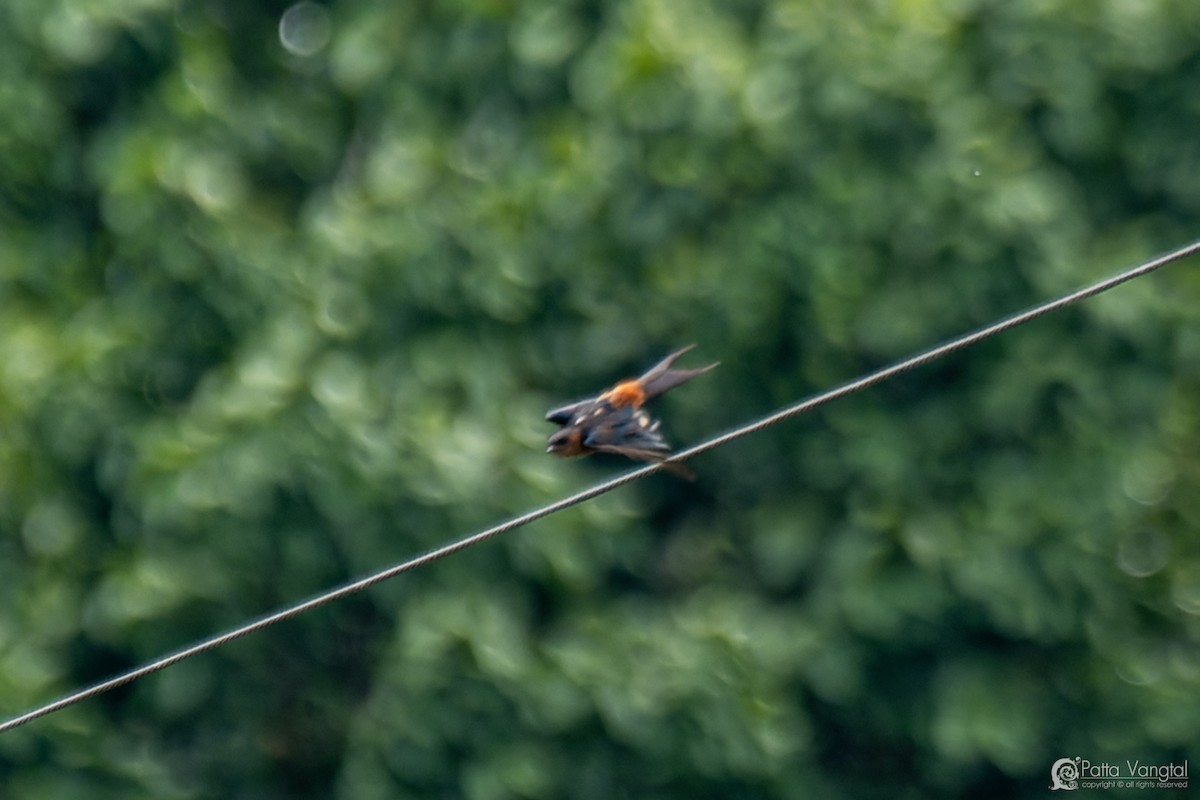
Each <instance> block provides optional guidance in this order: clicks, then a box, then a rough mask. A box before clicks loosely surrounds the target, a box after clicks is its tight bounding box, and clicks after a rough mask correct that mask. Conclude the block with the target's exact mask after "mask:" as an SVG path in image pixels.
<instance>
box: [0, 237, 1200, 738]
mask: <svg viewBox="0 0 1200 800" xmlns="http://www.w3.org/2000/svg"><path fill="white" fill-rule="evenodd" d="M1198 252H1200V241H1196V242H1193V243H1192V244H1189V245H1186V246H1184V247H1180V248H1178V249H1176V250H1172V251H1171V252H1169V253H1166V254H1165V255H1162V256H1159V257H1158V258H1155V259H1152V260H1150V261H1146V262H1144V263H1142V264H1139V265H1138V266H1136V267H1132V268H1130V269H1128V270H1125V271H1124V272H1121V273H1118V274H1116V275H1113V276H1112V277H1110V278H1106V279H1105V280H1102V281H1100V282H1098V283H1093V284H1091V285H1089V286H1085V287H1083V288H1082V289H1078V290H1076V291H1074V292H1072V293H1070V294H1067V295H1063V296H1061V297H1059V298H1056V299H1054V300H1050V301H1048V302H1045V303H1043V304H1041V305H1038V306H1034V307H1033V308H1030V309H1028V310H1026V311H1022V312H1020V313H1019V314H1014V315H1013V316H1011V317H1006V318H1005V319H1002V320H1000V321H999V322H995V323H992V324H991V325H988V326H986V327H983V328H979V329H977V330H975V331H972V332H971V333H967V334H964V335H962V336H959V337H957V338H955V339H950V340H948V341H946V342H944V343H942V344H940V345H937V346H936V347H933V348H930V349H929V350H925V351H924V352H922V353H919V354H917V355H915V356H911V357H910V358H907V359H905V360H903V361H898V362H896V363H895V364H892V365H891V366H888V367H884V368H882V369H880V370H877V371H875V372H871V373H868V374H867V375H864V376H862V377H860V378H857V379H855V380H853V381H850V382H849V383H844V384H842V385H841V386H837V387H835V388H833V389H830V390H828V391H825V392H822V393H821V394H818V395H814V396H813V397H810V398H808V399H805V400H801V401H799V402H797V403H794V404H792V405H789V406H785V407H784V408H781V409H780V410H778V411H776V412H774V413H773V414H769V415H768V416H765V417H762V418H761V419H759V420H756V421H754V422H750V423H747V424H745V425H742V426H740V427H737V428H734V429H732V430H730V431H728V432H726V433H723V434H721V435H719V436H715V437H713V438H711V439H708V440H707V441H704V442H701V443H700V444H697V445H694V446H692V447H689V448H687V449H686V450H681V451H680V452H678V453H676V454H674V455H673V456H671V458H670V459H668V461H673V462H679V461H686V460H687V459H689V458H693V457H695V456H698V455H700V454H701V453H706V452H708V451H709V450H714V449H716V448H718V447H720V446H722V445H725V444H728V443H729V442H732V441H733V440H735V439H740V438H742V437H743V436H749V435H750V434H752V433H757V432H758V431H761V430H764V429H766V428H769V427H771V426H772V425H775V424H777V423H779V422H783V421H784V420H786V419H790V418H791V417H794V416H797V415H799V414H803V413H804V412H806V411H811V410H812V409H814V408H817V407H818V406H822V405H824V404H826V403H829V402H831V401H833V400H837V399H839V398H842V397H845V396H846V395H850V394H853V393H855V392H859V391H862V390H863V389H867V388H869V387H871V386H874V385H875V384H877V383H880V382H882V381H885V380H887V379H888V378H891V377H894V376H896V375H899V374H900V373H902V372H907V371H908V370H911V369H914V368H916V367H919V366H922V365H924V364H928V363H929V362H930V361H934V360H936V359H939V358H942V357H943V356H946V355H949V354H951V353H954V352H956V351H958V350H961V349H963V348H964V347H969V346H971V345H973V344H976V343H977V342H981V341H983V340H984V339H988V338H990V337H992V336H995V335H997V334H999V333H1003V332H1005V331H1007V330H1010V329H1012V328H1015V327H1017V326H1018V325H1023V324H1025V323H1026V322H1029V321H1031V320H1034V319H1037V318H1038V317H1041V316H1044V315H1046V314H1049V313H1051V312H1053V311H1057V310H1059V309H1060V308H1064V307H1065V306H1069V305H1071V304H1072V303H1077V302H1079V301H1080V300H1084V299H1087V298H1089V297H1093V296H1095V295H1098V294H1100V293H1101V292H1105V291H1108V290H1109V289H1112V288H1114V287H1116V286H1120V285H1121V284H1122V283H1125V282H1127V281H1131V280H1133V279H1134V278H1139V277H1141V276H1143V275H1147V274H1149V273H1151V272H1154V271H1155V270H1157V269H1160V268H1161V267H1165V266H1166V265H1168V264H1171V263H1173V262H1176V261H1181V260H1182V259H1185V258H1187V257H1189V256H1192V255H1195V254H1196V253H1198ZM663 468H664V464H663V463H662V462H655V463H652V464H648V465H646V466H644V467H640V468H638V469H635V470H633V471H631V472H627V473H625V474H623V475H618V476H617V477H615V478H611V479H609V480H607V481H603V482H601V483H598V484H596V485H594V486H592V487H590V488H588V489H584V490H583V491H581V492H577V493H576V494H573V495H571V496H570V497H565V498H563V499H562V500H558V501H556V502H554V503H550V504H549V505H545V506H541V507H540V508H536V509H534V510H533V511H529V512H527V513H525V514H522V515H521V516H519V517H513V518H511V519H509V520H507V521H505V522H502V523H500V524H499V525H496V526H494V527H491V528H488V529H487V530H483V531H479V532H478V533H473V534H471V535H470V536H466V537H463V538H461V539H457V540H455V541H453V542H450V543H449V544H446V545H443V546H442V547H439V548H437V549H435V550H430V551H429V552H427V553H425V554H424V555H420V556H417V557H416V558H413V559H410V560H408V561H405V562H403V563H400V564H396V565H393V566H391V567H388V568H387V569H384V570H381V571H379V572H376V573H374V574H372V575H368V576H367V577H365V578H361V579H359V580H357V581H354V582H353V583H347V584H344V585H342V586H339V587H337V588H335V589H331V590H329V591H327V592H323V593H321V594H318V595H316V596H314V597H312V598H310V599H308V600H305V601H303V602H301V603H297V604H295V605H292V606H288V607H286V608H284V609H281V610H279V611H276V612H274V613H273V614H268V615H267V616H265V617H261V618H259V619H257V620H255V621H253V622H249V623H246V624H245V625H242V626H241V627H238V628H234V629H232V630H229V631H227V632H225V633H222V634H219V635H217V636H213V637H212V638H209V639H205V640H203V641H201V642H199V643H197V644H194V645H192V646H191V647H187V648H185V649H183V650H179V651H177V652H175V653H173V654H171V655H168V656H164V657H163V658H160V659H158V660H157V661H152V662H150V663H148V664H145V665H143V666H141V667H138V668H136V669H133V670H130V671H128V672H125V673H123V674H121V675H118V676H116V677H115V678H110V679H108V680H106V681H102V682H100V683H97V684H95V685H93V686H90V687H88V688H86V689H82V690H80V691H78V692H75V693H74V694H69V695H66V696H64V697H62V698H60V699H58V700H55V701H54V702H52V703H48V704H46V705H43V706H40V707H38V708H36V709H34V710H32V711H29V712H28V713H25V714H22V715H20V716H18V717H13V718H12V719H9V720H7V721H5V722H4V723H0V733H4V732H6V731H10V730H12V729H13V728H18V727H20V726H22V725H25V724H26V723H29V722H32V721H33V720H35V719H38V718H39V717H44V716H46V715H47V714H52V713H54V712H55V711H59V710H61V709H64V708H66V707H67V706H71V705H74V704H75V703H79V702H82V701H84V700H87V699H89V698H92V697H96V696H97V695H100V694H104V693H105V692H109V691H111V690H113V689H116V688H118V687H120V686H124V685H125V684H127V683H132V682H133V681H136V680H139V679H141V678H144V677H146V676H147V675H150V674H151V673H154V672H158V671H159V670H162V669H166V668H167V667H170V666H172V665H174V664H177V663H179V662H180V661H183V660H185V659H188V658H191V657H192V656H195V655H199V654H201V653H205V652H208V651H209V650H214V649H216V648H218V647H221V646H222V645H225V644H228V643H229V642H232V641H234V640H235V639H240V638H241V637H243V636H247V635H249V634H251V633H255V632H257V631H260V630H262V629H263V628H267V627H270V626H271V625H275V624H276V623H279V622H283V621H284V620H288V619H291V618H292V617H296V616H299V615H300V614H303V613H305V612H306V611H311V610H312V609H314V608H318V607H320V606H323V605H326V604H327V603H332V602H334V601H335V600H340V599H341V598H343V597H347V596H349V595H352V594H356V593H358V592H361V591H363V590H364V589H368V588H370V587H372V586H374V585H375V584H377V583H382V582H383V581H386V580H390V579H391V578H394V577H396V576H397V575H401V574H403V573H405V572H409V571H411V570H414V569H416V568H418V567H422V566H424V565H426V564H429V563H432V562H434V561H437V560H438V559H440V558H445V557H446V556H449V555H453V554H455V553H457V552H458V551H460V550H465V549H466V548H468V547H471V546H472V545H476V544H479V543H480V542H483V541H485V540H487V539H491V538H492V537H493V536H499V535H500V534H502V533H507V532H509V531H511V530H513V529H515V528H520V527H522V526H524V525H528V524H529V523H531V522H536V521H537V520H539V519H542V518H544V517H548V516H550V515H551V514H556V513H558V512H559V511H562V510H564V509H567V508H570V507H571V506H574V505H578V504H580V503H583V502H586V501H588V500H591V499H592V498H594V497H599V496H600V495H602V494H607V493H608V492H611V491H612V490H613V489H617V488H619V487H621V486H624V485H625V484H627V483H632V482H633V481H636V480H639V479H641V478H644V477H646V476H647V475H649V474H651V473H653V472H657V471H659V470H660V469H663Z"/></svg>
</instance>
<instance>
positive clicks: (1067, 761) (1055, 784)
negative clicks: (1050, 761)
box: [1050, 757, 1079, 792]
mask: <svg viewBox="0 0 1200 800" xmlns="http://www.w3.org/2000/svg"><path fill="white" fill-rule="evenodd" d="M1078 781H1079V758H1078V757H1076V758H1060V759H1059V760H1058V761H1055V762H1054V766H1052V767H1050V788H1051V789H1052V790H1056V791H1057V790H1058V789H1065V790H1066V791H1068V792H1073V791H1075V789H1076V788H1077V787H1078V785H1079V784H1078Z"/></svg>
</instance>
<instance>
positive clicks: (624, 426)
mask: <svg viewBox="0 0 1200 800" xmlns="http://www.w3.org/2000/svg"><path fill="white" fill-rule="evenodd" d="M693 347H695V345H689V346H687V347H685V348H683V349H681V350H676V351H675V352H674V353H671V355H669V356H667V357H666V358H664V359H663V360H662V361H660V362H658V363H657V364H655V365H654V366H653V367H651V368H650V369H649V370H647V371H646V373H645V374H643V375H642V376H641V377H639V378H630V379H628V380H623V381H621V382H620V383H618V384H617V385H616V386H614V387H612V388H611V389H609V390H608V391H606V392H604V393H603V394H601V395H599V396H598V397H594V398H592V399H589V400H581V401H579V402H578V403H571V404H570V405H566V406H562V407H560V408H555V409H551V410H550V411H549V412H547V414H546V419H547V420H548V421H549V422H553V423H555V424H556V425H558V426H560V427H559V429H558V430H557V431H555V432H554V433H552V434H551V435H550V438H549V439H548V440H547V442H546V452H548V453H552V454H554V455H556V456H563V457H571V456H582V455H587V454H589V453H617V454H619V455H623V456H625V457H627V458H632V459H636V460H640V461H658V462H664V466H665V467H666V468H668V469H670V470H672V471H673V472H676V473H677V474H680V475H683V476H684V477H687V478H689V479H690V478H692V477H693V476H692V473H691V471H690V470H688V469H687V468H686V467H684V466H683V465H682V464H677V463H675V462H672V461H667V460H666V459H667V458H668V457H669V456H670V454H671V447H670V445H668V444H667V442H666V440H665V439H663V437H662V434H661V433H660V432H659V428H660V427H661V424H660V422H659V421H658V420H656V419H654V418H653V417H651V416H650V415H649V414H648V413H647V412H646V410H645V409H644V408H643V406H644V405H645V403H646V402H647V401H649V400H651V399H653V398H655V397H657V396H658V395H660V394H663V393H664V392H667V391H669V390H671V389H674V388H675V387H676V386H679V385H680V384H683V383H686V382H687V381H690V380H691V379H692V378H694V377H696V376H697V375H702V374H704V373H705V372H708V371H709V370H710V369H712V368H714V367H716V366H717V365H718V364H720V363H721V362H719V361H717V362H714V363H712V364H709V365H708V366H706V367H700V368H699V369H672V365H673V364H674V363H675V361H676V359H678V358H679V357H680V356H682V355H683V354H684V353H686V352H688V351H689V350H691V349H692V348H693Z"/></svg>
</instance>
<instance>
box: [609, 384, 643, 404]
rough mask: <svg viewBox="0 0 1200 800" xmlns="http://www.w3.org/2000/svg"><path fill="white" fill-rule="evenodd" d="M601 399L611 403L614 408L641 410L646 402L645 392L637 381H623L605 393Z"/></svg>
mask: <svg viewBox="0 0 1200 800" xmlns="http://www.w3.org/2000/svg"><path fill="white" fill-rule="evenodd" d="M602 399H604V400H607V401H608V402H610V403H612V404H613V407H614V408H624V407H625V406H633V407H634V408H641V407H642V403H644V402H646V392H645V391H644V390H643V389H642V386H641V384H639V383H638V382H637V381H623V382H621V383H618V384H617V385H616V386H614V387H613V388H611V389H609V390H608V391H607V392H605V393H604V394H603V396H602Z"/></svg>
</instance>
